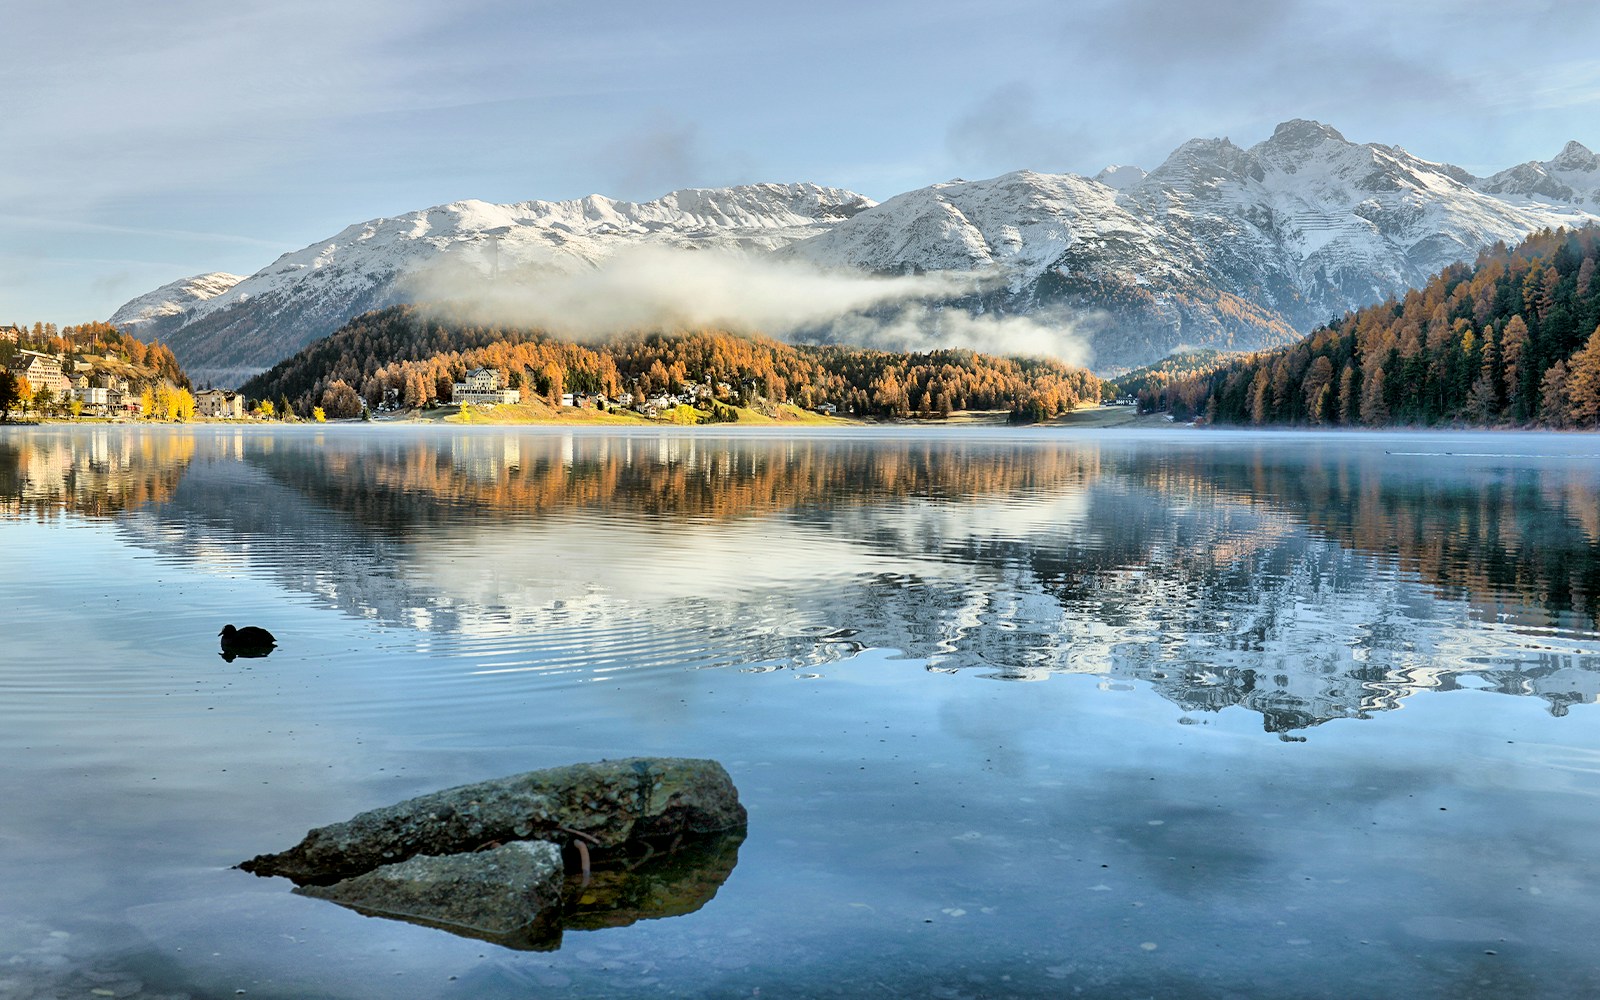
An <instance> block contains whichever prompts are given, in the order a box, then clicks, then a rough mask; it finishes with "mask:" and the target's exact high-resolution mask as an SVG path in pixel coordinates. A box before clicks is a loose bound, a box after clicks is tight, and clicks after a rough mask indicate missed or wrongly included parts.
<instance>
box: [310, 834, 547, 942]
mask: <svg viewBox="0 0 1600 1000" xmlns="http://www.w3.org/2000/svg"><path fill="white" fill-rule="evenodd" d="M563 881H564V876H563V867H562V862H561V849H560V848H559V847H557V846H556V845H555V844H551V843H546V842H543V841H540V842H530V841H515V842H513V843H509V844H506V845H504V846H503V847H497V848H495V849H493V850H490V851H481V852H479V853H476V854H455V855H451V856H449V857H430V856H428V855H421V854H419V855H417V856H416V857H413V858H411V859H410V860H408V861H402V862H400V863H399V864H393V865H382V866H380V867H378V868H374V869H373V870H372V871H370V872H367V873H366V874H364V875H357V876H354V877H352V878H347V879H345V880H344V881H342V882H339V883H337V884H335V885H331V886H318V885H303V886H298V887H296V888H295V890H294V891H295V892H296V893H299V894H300V895H303V896H315V897H316V898H318V899H326V900H331V901H332V902H335V903H338V904H340V905H342V906H348V907H350V908H351V909H353V910H356V911H359V912H361V913H365V914H367V915H368V916H374V917H391V918H398V919H400V920H406V921H410V922H411V923H417V924H424V925H427V926H431V927H438V928H440V929H442V930H447V931H450V932H452V933H455V934H463V935H466V936H467V937H474V938H480V939H482V940H485V941H492V942H494V943H495V944H500V945H504V946H506V947H508V948H518V949H523V950H530V949H541V950H542V949H553V948H556V947H558V946H559V944H560V941H561V920H560V915H561V888H562V884H563Z"/></svg>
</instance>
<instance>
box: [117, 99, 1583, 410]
mask: <svg viewBox="0 0 1600 1000" xmlns="http://www.w3.org/2000/svg"><path fill="white" fill-rule="evenodd" d="M1597 219H1600V158H1597V157H1596V156H1595V154H1593V153H1592V152H1590V151H1589V150H1587V149H1586V148H1584V147H1583V146H1582V145H1580V144H1578V143H1576V142H1573V143H1569V144H1568V145H1567V146H1566V148H1565V149H1563V150H1562V151H1561V153H1560V154H1559V155H1557V156H1556V157H1555V158H1554V159H1551V160H1548V161H1542V162H1540V161H1534V162H1529V163H1524V164H1521V165H1519V166H1515V167H1512V168H1510V169H1508V170H1504V171H1501V172H1499V173H1496V174H1494V175H1492V176H1490V177H1484V178H1479V177H1475V176H1473V175H1472V174H1470V173H1468V172H1467V171H1465V170H1462V169H1460V168H1458V167H1453V166H1450V165H1448V164H1440V163H1433V162H1430V161H1427V160H1423V159H1420V158H1418V157H1415V156H1413V155H1411V154H1410V153H1407V152H1406V151H1405V150H1403V149H1400V148H1398V147H1394V146H1386V145H1381V144H1376V143H1366V144H1362V143H1353V142H1350V141H1349V140H1347V139H1345V138H1344V137H1343V136H1342V135H1340V134H1339V133H1338V132H1337V131H1336V130H1334V129H1332V128H1330V127H1328V126H1326V125H1322V124H1319V123H1317V122H1310V121H1300V120H1296V121H1291V122H1286V123H1284V124H1282V125H1280V126H1278V128H1277V130H1276V131H1275V132H1274V133H1273V135H1272V136H1271V137H1270V138H1268V139H1266V140H1264V141H1262V142H1260V143H1257V144H1256V145H1254V146H1250V147H1248V148H1242V147H1240V146H1237V145H1235V144H1233V143H1232V142H1230V141H1229V140H1227V139H1194V140H1191V141H1189V142H1186V143H1184V144H1183V145H1182V146H1180V147H1178V149H1177V150H1175V151H1174V152H1173V153H1172V154H1171V155H1170V156H1169V157H1168V158H1167V160H1166V161H1165V162H1164V163H1162V164H1161V165H1160V166H1158V167H1157V168H1156V169H1154V170H1152V171H1150V172H1148V173H1146V172H1145V171H1143V170H1142V169H1140V168H1138V167H1131V166H1119V167H1112V168H1107V170H1105V171H1102V172H1101V174H1099V175H1098V176H1097V177H1095V178H1086V177H1079V176H1076V175H1070V174H1068V175H1050V174H1038V173H1033V172H1030V171H1019V172H1016V173H1011V174H1006V175H1004V176H1001V177H997V178H992V179H989V180H981V181H965V180H955V181H950V182H947V183H943V184H935V185H932V186H930V187H926V188H921V189H918V190H915V191H910V192H907V193H905V194H902V195H899V196H897V197H894V198H891V199H889V200H888V201H886V202H884V203H883V204H881V205H875V204H874V203H873V202H872V201H870V200H869V199H867V198H865V197H863V196H861V195H857V194H854V193H853V192H849V191H844V190H841V189H837V188H824V187H818V186H815V185H810V184H792V185H775V184H766V185H750V186H745V187H735V188H726V189H718V190H705V191H679V192H674V193H673V194H670V195H667V196H666V197H664V198H661V199H659V200H657V201H653V202H645V203H637V204H636V203H630V202H620V201H612V200H610V199H607V198H602V197H599V196H591V197H589V198H585V199H581V200H578V201H570V202H557V203H552V202H525V203H522V204H518V205H490V204H486V203H483V202H458V203H456V204H452V205H445V206H440V207H437V208H432V209H428V210H425V211H422V212H415V213H411V214H409V215H405V216H400V217H397V218H392V219H376V220H372V221H370V222H365V223H361V224H358V225H355V226H351V227H350V228H348V229H346V230H345V231H344V232H342V233H340V234H338V235H337V236H335V237H333V238H332V239H329V240H326V241H324V242H321V243H318V244H315V245H313V246H310V247H307V248H306V249H304V250H301V251H297V252H295V253H292V254H286V255H284V256H283V257H281V258H279V260H278V261H276V262H275V263H273V264H272V265H270V266H268V267H267V268H265V269H263V270H261V271H259V272H257V273H256V274H254V275H252V276H250V277H249V278H246V279H244V280H242V281H240V282H238V283H237V284H235V285H233V286H232V287H230V288H228V289H227V290H225V291H223V292H221V293H220V294H216V295H213V296H211V297H208V298H205V299H202V300H198V301H191V302H187V303H176V305H175V307H174V308H167V306H166V305H163V304H162V303H163V302H166V301H167V300H163V299H161V295H160V292H159V291H158V292H156V293H151V294H150V295H149V296H142V297H141V298H140V299H137V300H135V302H134V303H130V304H129V305H128V306H125V307H124V308H123V310H119V312H118V315H119V316H122V315H123V313H125V312H129V311H130V310H132V312H133V314H134V315H131V316H130V317H125V319H132V320H133V327H132V328H133V329H134V331H135V332H137V333H138V334H139V335H140V336H142V337H146V338H157V337H159V338H161V339H162V340H164V341H166V342H167V343H169V344H171V345H172V347H173V348H174V350H176V351H177V352H178V354H179V357H180V358H181V359H182V360H183V361H184V362H185V363H186V364H187V365H188V366H189V367H190V371H191V372H192V373H194V374H195V375H196V376H197V377H198V378H200V379H202V380H214V381H218V382H222V383H232V382H237V381H238V380H239V379H241V378H242V377H244V376H246V375H248V374H250V373H252V372H254V371H259V370H260V369H262V368H264V367H266V366H268V365H270V364H271V363H273V362H275V361H277V360H278V359H280V358H282V357H284V356H286V355H288V354H290V353H292V352H293V351H295V350H296V349H298V348H299V347H301V346H303V345H304V344H306V343H308V342H310V341H311V340H313V339H315V338H317V337H320V336H322V335H325V334H327V333H328V332H330V331H332V330H333V329H334V328H335V327H337V326H338V325H339V324H340V323H342V322H343V321H344V320H346V319H348V318H349V317H351V316H353V315H356V314H358V313H360V312H363V311H365V310H367V309H371V308H375V307H378V306H383V305H389V304H393V303H395V302H399V301H406V300H408V299H409V298H413V297H416V296H418V295H419V294H420V293H419V287H423V286H419V284H418V283H417V281H416V280H414V279H415V278H416V277H417V276H418V275H419V274H423V273H427V274H429V275H431V276H433V277H435V278H437V277H438V276H439V275H446V276H450V277H452V278H454V279H459V280H457V281H454V282H452V283H448V284H449V287H466V288H470V287H472V286H473V283H474V282H476V283H478V285H479V286H481V285H482V283H483V282H484V281H485V280H486V279H489V278H496V279H497V280H505V279H506V276H509V275H516V276H521V277H526V276H528V275H531V274H544V275H550V274H572V273H578V272H580V271H582V270H584V269H589V268H593V267H595V266H597V265H598V264H600V263H601V262H602V261H604V260H605V259H606V258H608V257H609V256H611V255H613V254H615V253H616V252H617V251H618V250H621V249H624V248H628V247H636V246H641V245H642V246H661V247H669V248H682V249H716V250H724V251H732V252H736V253H739V254H744V255H747V256H752V257H770V258H772V259H774V260H777V261H782V262H789V263H796V264H808V265H812V266H813V267H816V268H823V269H840V270H847V271H852V272H861V271H866V272H871V273H874V274H883V275H889V274H906V273H928V272H955V273H956V274H958V275H962V276H969V277H970V279H971V280H970V281H966V282H964V283H957V285H956V286H955V290H954V291H952V292H950V293H949V294H947V295H946V296H945V297H944V298H942V299H941V300H939V301H937V302H933V303H929V304H930V305H933V306H936V307H938V308H941V309H948V308H959V309H962V310H965V311H968V312H971V313H974V314H981V315H985V316H990V317H993V316H995V315H1004V316H1018V315H1020V316H1027V317H1032V318H1033V319H1034V320H1035V321H1037V322H1039V323H1041V324H1046V325H1049V324H1062V325H1065V324H1067V323H1071V324H1072V325H1073V326H1074V328H1075V329H1078V330H1080V331H1082V332H1085V333H1087V335H1088V336H1089V337H1090V338H1091V343H1092V348H1093V350H1094V355H1095V356H1094V363H1095V366H1096V367H1097V368H1100V369H1102V370H1111V369H1117V368H1122V367H1129V366H1135V365H1138V364H1143V363H1148V362H1150V361H1152V360H1155V359H1156V358H1159V357H1162V356H1164V355H1165V354H1167V353H1170V351H1171V350H1172V349H1174V348H1176V347H1178V346H1180V345H1188V346H1193V347H1214V348H1253V347H1259V346H1266V345H1270V344H1274V343H1280V342H1284V341H1287V340H1289V339H1291V338H1293V337H1294V336H1296V335H1298V334H1299V333H1301V332H1304V331H1306V330H1309V329H1310V328H1312V327H1313V326H1315V325H1316V324H1318V323H1320V322H1323V321H1325V320H1327V319H1328V318H1329V317H1331V316H1335V315H1338V314H1341V313H1343V312H1345V311H1346V310H1349V309H1352V308H1356V307H1359V306H1362V305H1366V304H1370V303H1372V302H1375V301H1380V300H1382V299H1383V298H1384V297H1386V296H1388V295H1390V294H1394V293H1396V292H1398V291H1400V290H1402V289H1404V288H1407V287H1410V286H1412V285H1416V284H1420V283H1422V282H1423V281H1425V280H1426V278H1427V277H1428V276H1429V275H1430V274H1433V273H1435V272H1437V271H1438V270H1439V269H1440V268H1442V267H1443V266H1445V265H1446V264H1449V263H1452V262H1454V261H1459V260H1466V259H1470V258H1472V257H1474V256H1475V255H1476V254H1477V253H1478V251H1479V250H1480V249H1482V248H1484V247H1486V246H1489V245H1492V244H1493V243H1495V242H1496V241H1499V240H1503V241H1505V242H1507V243H1514V242H1516V241H1518V240H1520V239H1522V238H1523V237H1524V236H1525V235H1527V234H1528V233H1530V232H1534V231H1536V230H1539V229H1544V228H1554V227H1558V226H1573V225H1581V224H1584V223H1587V222H1590V221H1594V220H1597ZM175 284H178V285H181V284H182V283H175ZM172 287H173V286H168V288H172ZM152 300H156V301H152ZM925 315H928V316H932V317H936V316H937V315H938V309H934V310H930V311H928V312H927V313H926V314H925ZM858 319H859V318H858ZM852 329H855V330H859V329H860V325H859V322H858V323H856V324H853V326H852ZM967 329H968V330H969V331H970V330H981V327H974V326H970V325H969V326H968V327H967ZM814 332H815V333H816V335H817V336H820V337H822V338H824V339H826V338H827V337H828V336H829V332H828V330H826V329H822V330H817V331H814ZM969 346H975V347H979V348H981V347H982V346H983V345H982V344H971V345H969Z"/></svg>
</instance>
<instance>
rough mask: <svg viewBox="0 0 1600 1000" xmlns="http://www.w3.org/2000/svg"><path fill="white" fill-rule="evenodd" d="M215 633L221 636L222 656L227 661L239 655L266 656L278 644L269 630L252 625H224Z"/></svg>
mask: <svg viewBox="0 0 1600 1000" xmlns="http://www.w3.org/2000/svg"><path fill="white" fill-rule="evenodd" d="M217 635H219V636H221V637H222V658H223V659H224V660H227V661H228V662H229V663H232V662H233V661H234V658H235V657H240V656H243V657H246V658H248V657H256V656H266V655H267V654H268V653H271V652H272V650H273V649H274V648H275V647H276V646H277V645H278V640H277V638H276V637H274V636H273V634H272V633H271V632H268V631H267V630H266V629H264V628H257V627H256V626H254V625H246V626H245V627H244V628H234V627H233V626H232V625H224V626H222V631H221V632H218V633H217Z"/></svg>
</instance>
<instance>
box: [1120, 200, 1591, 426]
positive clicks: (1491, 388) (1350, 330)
mask: <svg viewBox="0 0 1600 1000" xmlns="http://www.w3.org/2000/svg"><path fill="white" fill-rule="evenodd" d="M1597 269H1600V229H1597V228H1595V227H1592V226H1591V227H1585V228H1583V229H1577V230H1566V229H1558V230H1554V231H1545V232H1541V233H1536V234H1534V235H1533V236H1531V237H1529V238H1528V239H1527V240H1526V241H1524V242H1523V243H1522V244H1520V245H1519V246H1517V247H1515V248H1510V247H1507V246H1506V245H1505V244H1503V243H1501V244H1496V245H1495V246H1493V247H1491V248H1490V249H1488V250H1485V251H1484V252H1483V253H1481V254H1480V255H1479V256H1478V259H1477V261H1476V262H1475V263H1474V264H1471V265H1468V264H1458V265H1455V266H1452V267H1448V268H1446V269H1444V270H1443V271H1442V272H1440V273H1439V274H1438V275H1436V276H1435V277H1434V278H1433V279H1432V280H1431V281H1429V282H1428V283H1427V284H1426V285H1425V286H1423V287H1422V288H1418V289H1413V290H1412V291H1409V292H1407V293H1406V294H1405V296H1404V297H1402V298H1398V299H1390V300H1388V301H1386V302H1383V303H1381V304H1379V305H1375V306H1371V307H1369V308H1366V309H1361V310H1358V311H1355V312H1351V313H1348V314H1346V315H1345V316H1343V317H1341V318H1339V319H1337V320H1335V321H1333V322H1331V323H1329V324H1327V325H1326V326H1324V327H1322V328H1321V329H1318V330H1316V331H1315V332H1313V333H1312V334H1311V335H1310V336H1308V337H1306V338H1305V339H1304V340H1301V341H1300V342H1298V343H1296V344H1294V345H1292V346H1289V347H1286V348H1280V349H1277V350H1273V351H1264V352H1260V353H1256V354H1248V355H1234V356H1230V357H1219V358H1216V359H1211V360H1209V363H1207V362H1204V361H1202V362H1197V363H1196V365H1195V368H1198V370H1195V369H1194V368H1191V369H1190V370H1188V371H1184V370H1183V368H1182V366H1175V371H1176V372H1177V373H1178V374H1175V376H1174V377H1171V378H1168V379H1159V378H1157V379H1154V380H1150V381H1147V382H1146V383H1144V384H1141V385H1138V386H1137V387H1136V388H1135V387H1133V386H1132V385H1131V384H1130V389H1131V390H1132V391H1136V392H1137V393H1138V398H1139V401H1140V405H1141V407H1142V408H1145V409H1161V410H1167V411H1168V412H1170V413H1172V414H1173V416H1174V417H1175V418H1176V419H1185V420H1187V419H1199V420H1203V421H1205V422H1208V423H1212V424H1236V425H1237V424H1244V425H1269V424H1298V425H1306V426H1346V427H1356V426H1365V427H1389V426H1438V425H1454V426H1480V427H1546V428H1556V429H1561V428H1585V429H1587V428H1594V427H1596V426H1597V424H1600V276H1597V273H1596V272H1597Z"/></svg>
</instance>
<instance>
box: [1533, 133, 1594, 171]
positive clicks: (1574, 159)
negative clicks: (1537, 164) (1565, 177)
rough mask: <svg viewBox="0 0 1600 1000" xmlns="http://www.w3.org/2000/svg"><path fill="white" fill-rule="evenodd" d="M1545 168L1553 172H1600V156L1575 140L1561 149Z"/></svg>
mask: <svg viewBox="0 0 1600 1000" xmlns="http://www.w3.org/2000/svg"><path fill="white" fill-rule="evenodd" d="M1545 166H1547V167H1549V168H1550V169H1552V170H1571V171H1582V172H1584V173H1589V172H1593V171H1600V156H1596V155H1595V154H1594V153H1593V151H1591V150H1590V149H1589V147H1588V146H1585V145H1584V144H1583V143H1581V142H1579V141H1578V140H1576V139H1574V140H1572V141H1571V142H1569V143H1567V144H1566V145H1565V146H1563V147H1561V152H1559V153H1557V154H1556V158H1555V159H1553V160H1551V161H1549V162H1548V163H1547V164H1545Z"/></svg>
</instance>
